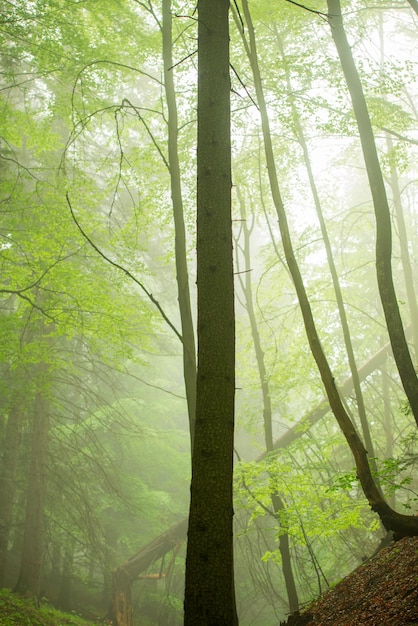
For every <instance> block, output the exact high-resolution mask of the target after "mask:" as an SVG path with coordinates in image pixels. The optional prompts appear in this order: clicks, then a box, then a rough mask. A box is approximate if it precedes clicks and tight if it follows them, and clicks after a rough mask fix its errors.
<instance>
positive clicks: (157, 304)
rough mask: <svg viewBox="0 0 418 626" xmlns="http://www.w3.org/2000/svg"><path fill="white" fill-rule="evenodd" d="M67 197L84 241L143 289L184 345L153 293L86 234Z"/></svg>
mask: <svg viewBox="0 0 418 626" xmlns="http://www.w3.org/2000/svg"><path fill="white" fill-rule="evenodd" d="M65 197H66V199H67V204H68V207H69V209H70V212H71V216H72V218H73V220H74V223H75V225H76V226H77V228H78V230H79V231H80V233H81V234H82V235H83V237H84V239H86V241H88V243H89V244H90V245H91V247H92V248H93V249H94V250H95V251H96V252H97V254H99V255H100V256H101V257H102V258H103V259H104V260H105V261H107V263H109V264H110V265H113V267H116V268H117V269H119V270H121V271H122V272H124V274H126V276H129V278H130V279H131V280H133V282H134V283H136V284H137V285H138V287H140V288H141V289H142V291H143V292H144V293H145V295H146V296H147V298H148V299H149V300H151V302H152V303H153V305H154V306H155V307H156V308H157V309H158V311H159V312H160V314H161V316H162V318H163V319H164V321H165V322H166V324H168V326H169V327H170V328H171V330H172V331H173V332H174V333H175V335H176V336H177V337H178V339H180V341H181V342H182V343H183V337H182V336H181V334H180V333H179V331H178V330H177V328H176V327H175V326H174V324H173V323H172V322H171V320H170V319H169V317H168V316H167V314H166V313H165V312H164V310H163V308H162V306H161V305H160V303H159V302H158V300H156V299H155V298H154V296H153V295H152V293H151V292H150V291H148V289H147V288H146V287H145V285H143V283H141V281H139V280H138V279H137V278H136V277H135V276H134V275H133V274H131V272H130V271H129V270H127V269H126V268H125V267H123V266H122V265H119V263H116V262H115V261H112V259H110V258H109V257H108V256H106V254H105V253H104V252H102V250H100V248H99V247H98V246H96V244H95V243H94V241H92V239H91V238H90V237H89V236H88V235H87V233H86V232H85V230H84V229H83V227H82V226H81V224H80V223H79V221H78V219H77V218H76V216H75V214H74V211H73V207H72V206H71V201H70V194H69V193H68V191H67V193H66V194H65Z"/></svg>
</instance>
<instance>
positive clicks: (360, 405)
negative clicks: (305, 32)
mask: <svg viewBox="0 0 418 626" xmlns="http://www.w3.org/2000/svg"><path fill="white" fill-rule="evenodd" d="M274 32H275V35H276V40H277V45H278V48H279V51H280V54H281V56H282V59H283V63H284V70H285V75H286V84H287V89H288V93H289V95H290V106H291V109H292V118H293V124H294V133H295V137H296V140H297V141H298V142H299V144H300V147H301V148H302V152H303V159H304V162H305V167H306V172H307V174H308V180H309V186H310V188H311V193H312V198H313V200H314V205H315V209H316V214H317V216H318V221H319V225H320V228H321V234H322V239H323V242H324V246H325V251H326V255H327V261H328V267H329V270H330V273H331V278H332V284H333V287H334V293H335V300H336V302H337V307H338V313H339V316H340V321H341V329H342V332H343V338H344V345H345V349H346V352H347V357H348V364H349V366H350V372H351V377H352V379H353V387H354V394H355V397H356V403H357V412H358V416H359V418H360V424H361V430H362V433H363V440H364V444H365V446H366V450H367V452H368V454H369V457H370V464H371V467H372V470H373V472H374V473H375V474H376V475H377V466H376V460H375V457H376V455H375V451H374V445H373V441H372V437H371V433H370V427H369V422H368V420H367V414H366V405H365V403H364V398H363V392H362V390H361V385H360V377H359V374H358V370H357V364H356V358H355V355H354V348H353V342H352V341H351V333H350V328H349V325H348V320H347V314H346V311H345V305H344V299H343V295H342V291H341V285H340V279H339V277H338V272H337V268H336V266H335V262H334V255H333V252H332V247H331V242H330V239H329V236H328V229H327V226H326V223H325V218H324V214H323V211H322V205H321V201H320V198H319V192H318V188H317V185H316V181H315V176H314V173H313V170H312V165H311V160H310V157H309V151H308V144H307V141H306V139H305V133H304V130H303V127H302V124H301V121H300V118H299V114H298V111H297V108H296V104H295V101H294V98H293V96H292V95H291V94H293V89H292V84H291V79H290V72H289V67H288V63H287V60H286V57H285V53H284V48H283V44H282V41H281V38H280V35H279V32H278V30H277V27H276V26H274Z"/></svg>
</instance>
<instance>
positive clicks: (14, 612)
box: [0, 589, 105, 626]
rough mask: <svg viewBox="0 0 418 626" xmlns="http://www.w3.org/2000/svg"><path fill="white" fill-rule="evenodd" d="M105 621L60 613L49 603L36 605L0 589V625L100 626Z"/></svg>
mask: <svg viewBox="0 0 418 626" xmlns="http://www.w3.org/2000/svg"><path fill="white" fill-rule="evenodd" d="M104 624H105V622H99V621H95V622H92V621H86V620H85V619H82V618H81V617H79V616H78V615H74V614H71V613H62V612H61V611H58V610H56V609H54V608H53V607H52V606H50V605H49V604H41V605H40V606H39V607H36V606H35V605H34V603H33V601H31V600H24V599H23V598H20V597H19V596H17V595H14V594H13V593H11V592H10V591H9V590H8V589H1V590H0V626H101V625H104Z"/></svg>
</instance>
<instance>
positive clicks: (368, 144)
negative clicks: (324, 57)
mask: <svg viewBox="0 0 418 626" xmlns="http://www.w3.org/2000/svg"><path fill="white" fill-rule="evenodd" d="M327 2H328V19H329V23H330V26H331V33H332V37H333V39H334V43H335V46H336V48H337V52H338V56H339V58H340V62H341V67H342V69H343V72H344V76H345V79H346V82H347V87H348V90H349V92H350V95H351V102H352V105H353V110H354V114H355V117H356V121H357V126H358V129H359V134H360V141H361V146H362V150H363V156H364V161H365V164H366V171H367V176H368V179H369V184H370V190H371V193H372V198H373V205H374V211H375V217H376V273H377V283H378V287H379V293H380V299H381V302H382V306H383V311H384V314H385V319H386V325H387V329H388V333H389V338H390V341H391V344H392V349H393V356H394V358H395V361H396V365H397V368H398V371H399V376H400V378H401V381H402V385H403V388H404V390H405V393H406V396H407V398H408V401H409V404H410V406H411V410H412V413H413V415H414V417H415V421H416V423H417V425H418V378H417V375H416V373H415V368H414V365H413V363H412V358H411V354H410V352H409V348H408V343H407V341H406V338H405V333H404V329H403V324H402V319H401V315H400V312H399V306H398V300H397V297H396V292H395V287H394V284H393V276H392V225H391V216H390V209H389V203H388V199H387V195H386V189H385V184H384V181H383V175H382V171H381V169H380V163H379V157H378V154H377V149H376V142H375V139H374V134H373V129H372V125H371V121H370V117H369V112H368V109H367V103H366V99H365V97H364V93H363V87H362V84H361V81H360V77H359V75H358V72H357V68H356V65H355V63H354V59H353V55H352V51H351V48H350V45H349V43H348V40H347V36H346V33H345V30H344V26H343V20H342V15H341V5H340V0H327Z"/></svg>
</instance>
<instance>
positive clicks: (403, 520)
mask: <svg viewBox="0 0 418 626" xmlns="http://www.w3.org/2000/svg"><path fill="white" fill-rule="evenodd" d="M242 6H243V12H244V16H245V21H246V23H247V26H248V32H249V39H250V48H251V51H252V54H251V60H252V63H251V67H252V71H253V76H254V85H255V89H256V94H257V102H258V106H259V109H260V117H261V124H262V131H263V138H264V148H265V154H266V163H267V171H268V175H269V181H270V188H271V194H272V199H273V203H274V206H275V209H276V212H277V217H278V222H279V228H280V234H281V238H282V245H283V249H284V252H285V256H286V261H287V264H288V267H289V270H290V273H291V275H292V279H293V283H294V286H295V290H296V294H297V297H298V301H299V306H300V308H301V312H302V316H303V321H304V325H305V330H306V335H307V337H308V341H309V346H310V349H311V352H312V355H313V357H314V359H315V361H316V364H317V366H318V370H319V373H320V375H321V379H322V382H323V385H324V387H325V391H326V394H327V397H328V401H329V404H330V406H331V409H332V411H333V413H334V415H335V418H336V420H337V422H338V424H339V426H340V428H341V431H342V432H343V434H344V436H345V438H346V441H347V443H348V445H349V447H350V450H351V452H352V454H353V457H354V459H355V463H356V468H357V474H358V477H359V480H360V483H361V486H362V488H363V491H364V494H365V496H366V498H367V500H368V502H369V504H370V507H371V508H372V509H373V510H374V511H375V512H376V513H378V515H379V517H380V519H381V521H382V524H383V525H384V526H385V528H386V529H387V530H394V531H396V532H397V533H398V534H400V535H402V534H405V535H415V534H418V518H415V517H414V516H409V515H402V514H401V513H398V512H396V511H393V510H392V509H391V508H390V507H389V505H388V504H387V502H386V501H385V500H384V498H383V497H382V494H381V492H380V491H379V489H378V487H377V486H376V483H375V481H374V478H373V475H372V472H371V470H370V466H369V461H368V455H367V450H366V449H365V447H364V445H363V443H362V441H361V439H360V437H359V435H358V433H357V431H356V429H355V427H354V425H353V423H352V421H351V419H350V417H349V415H348V414H347V412H346V410H345V407H344V404H343V402H342V401H341V397H340V394H339V393H338V390H337V386H336V384H335V379H334V376H333V373H332V371H331V368H330V366H329V363H328V360H327V358H326V356H325V353H324V351H323V348H322V345H321V342H320V339H319V336H318V333H317V330H316V326H315V322H314V318H313V314H312V310H311V306H310V303H309V300H308V297H307V294H306V290H305V286H304V283H303V279H302V275H301V273H300V269H299V266H298V263H297V261H296V257H295V254H294V250H293V244H292V240H291V237H290V232H289V226H288V222H287V216H286V212H285V209H284V205H283V201H282V197H281V193H280V189H279V183H278V178H277V171H276V165H275V160H274V153H273V144H272V141H271V133H270V124H269V119H268V114H267V107H266V103H265V99H264V93H263V88H262V83H261V75H260V69H259V66H258V58H257V51H256V45H255V34H254V28H253V25H252V21H251V16H250V13H249V9H248V2H247V0H243V3H242ZM402 334H403V331H402ZM403 336H404V335H403ZM405 343H406V342H405ZM408 354H409V351H408Z"/></svg>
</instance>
